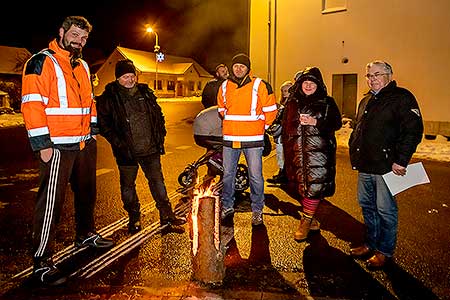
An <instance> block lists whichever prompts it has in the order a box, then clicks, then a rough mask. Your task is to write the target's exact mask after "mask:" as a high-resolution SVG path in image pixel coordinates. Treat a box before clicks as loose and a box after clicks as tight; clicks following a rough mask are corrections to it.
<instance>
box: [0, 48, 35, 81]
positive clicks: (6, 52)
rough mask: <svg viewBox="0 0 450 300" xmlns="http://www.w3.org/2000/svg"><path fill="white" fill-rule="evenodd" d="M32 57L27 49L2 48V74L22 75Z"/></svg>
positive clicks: (0, 54) (0, 72)
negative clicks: (26, 63)
mask: <svg viewBox="0 0 450 300" xmlns="http://www.w3.org/2000/svg"><path fill="white" fill-rule="evenodd" d="M30 57H31V53H30V51H28V50H27V49H25V48H16V47H8V46H0V74H16V75H21V74H22V69H23V65H24V64H25V62H26V61H27V60H28V59H29V58H30Z"/></svg>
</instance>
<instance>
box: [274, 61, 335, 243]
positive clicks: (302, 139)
mask: <svg viewBox="0 0 450 300" xmlns="http://www.w3.org/2000/svg"><path fill="white" fill-rule="evenodd" d="M290 94H291V96H290V98H289V99H288V102H287V104H286V108H285V112H284V118H283V131H282V142H283V145H284V147H283V148H284V157H285V161H286V162H289V163H286V164H285V165H286V173H287V177H288V180H289V184H290V185H291V187H294V188H295V191H296V192H297V193H298V195H299V198H300V199H299V201H300V202H301V204H302V210H303V211H302V215H303V216H302V219H301V220H300V224H299V227H298V229H297V231H296V232H295V234H294V239H295V240H296V241H304V240H306V238H307V236H308V233H309V231H310V228H311V222H312V220H313V217H314V214H315V212H316V210H317V207H318V206H319V203H320V200H321V199H323V198H324V197H330V196H332V195H333V194H334V192H335V177H336V136H335V132H336V130H339V129H340V128H341V126H342V120H341V114H340V112H339V108H338V107H337V105H336V102H335V101H334V99H333V98H332V97H330V96H328V95H327V88H326V86H325V84H324V82H323V78H322V74H321V72H320V70H319V69H318V68H317V67H308V68H306V69H305V70H303V72H302V75H301V76H300V77H299V78H298V79H297V81H296V82H295V84H294V85H293V86H292V87H291V89H290ZM316 226H317V225H316Z"/></svg>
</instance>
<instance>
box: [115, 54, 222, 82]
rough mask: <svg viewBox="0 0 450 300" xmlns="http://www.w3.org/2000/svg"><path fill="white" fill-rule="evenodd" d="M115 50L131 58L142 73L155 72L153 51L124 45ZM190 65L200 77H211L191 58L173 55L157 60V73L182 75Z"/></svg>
mask: <svg viewBox="0 0 450 300" xmlns="http://www.w3.org/2000/svg"><path fill="white" fill-rule="evenodd" d="M117 50H118V51H119V53H120V54H121V55H122V56H123V57H125V58H129V59H131V60H132V61H133V63H134V65H135V67H136V69H137V70H138V71H140V72H142V73H155V72H156V60H155V53H153V52H147V51H141V50H135V49H130V48H124V47H117ZM191 66H193V67H194V68H195V70H196V71H197V72H198V74H199V76H200V77H213V76H212V75H211V74H210V73H208V71H206V70H205V69H204V68H203V67H202V66H201V65H200V64H198V63H197V62H196V61H195V60H193V59H192V58H188V57H181V56H174V55H164V61H162V62H158V73H160V74H164V73H166V74H176V75H183V74H185V72H186V71H187V70H188V69H189V68H190V67H191Z"/></svg>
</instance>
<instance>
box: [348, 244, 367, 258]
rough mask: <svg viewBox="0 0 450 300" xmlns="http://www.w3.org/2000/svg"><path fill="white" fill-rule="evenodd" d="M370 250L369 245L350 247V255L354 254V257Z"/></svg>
mask: <svg viewBox="0 0 450 300" xmlns="http://www.w3.org/2000/svg"><path fill="white" fill-rule="evenodd" d="M370 252H371V251H370V249H369V247H367V246H366V245H363V246H359V247H356V248H351V249H350V255H351V256H354V257H361V256H366V255H368V254H369V253H370Z"/></svg>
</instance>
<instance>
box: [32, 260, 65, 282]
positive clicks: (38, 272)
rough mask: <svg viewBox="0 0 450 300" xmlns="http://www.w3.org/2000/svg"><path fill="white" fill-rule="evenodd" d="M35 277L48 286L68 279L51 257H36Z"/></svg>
mask: <svg viewBox="0 0 450 300" xmlns="http://www.w3.org/2000/svg"><path fill="white" fill-rule="evenodd" d="M33 277H34V278H35V279H36V280H37V281H39V283H41V284H43V285H47V286H57V285H61V284H64V283H66V281H67V277H66V276H64V274H62V273H61V271H60V270H59V269H58V268H57V267H56V266H55V264H54V263H53V260H52V259H51V258H47V259H39V260H36V259H35V263H34V268H33Z"/></svg>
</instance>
